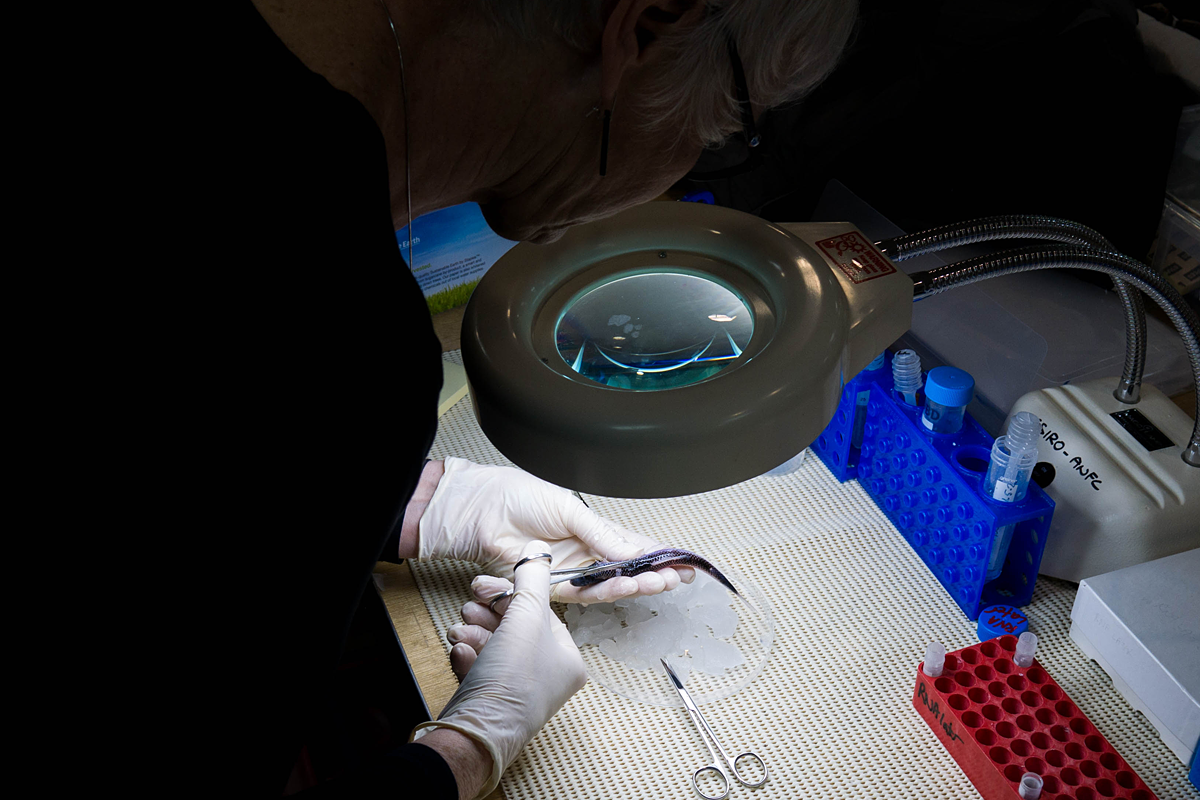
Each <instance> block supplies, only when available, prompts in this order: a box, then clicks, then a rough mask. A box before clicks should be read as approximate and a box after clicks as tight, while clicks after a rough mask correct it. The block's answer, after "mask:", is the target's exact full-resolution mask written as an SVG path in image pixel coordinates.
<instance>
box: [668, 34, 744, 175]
mask: <svg viewBox="0 0 1200 800" xmlns="http://www.w3.org/2000/svg"><path fill="white" fill-rule="evenodd" d="M726 42H727V44H728V46H729V62H730V66H732V67H733V92H734V97H736V98H737V103H738V107H739V108H740V109H741V112H742V130H741V132H740V133H735V134H734V135H733V136H731V137H730V138H728V139H726V140H725V141H724V142H721V143H720V144H717V145H713V146H710V147H707V148H705V150H704V152H702V153H701V154H700V158H699V160H697V161H696V166H695V167H693V168H692V171H691V172H689V173H688V174H687V175H684V176H683V177H684V178H685V179H686V180H692V181H715V180H720V179H722V178H729V177H732V176H734V175H740V174H742V173H743V172H749V171H750V170H752V169H754V168H755V167H757V166H759V165H760V164H761V163H762V156H761V155H760V154H759V152H758V150H756V149H755V148H757V147H758V144H759V141H760V139H759V135H758V130H757V129H756V128H755V127H754V109H753V108H752V107H751V105H750V89H749V87H748V86H747V84H746V72H745V70H744V69H742V60H741V59H740V58H738V51H737V45H736V44H735V43H734V41H733V35H732V34H731V35H730V36H729V38H728V39H726Z"/></svg>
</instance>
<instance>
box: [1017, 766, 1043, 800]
mask: <svg viewBox="0 0 1200 800" xmlns="http://www.w3.org/2000/svg"><path fill="white" fill-rule="evenodd" d="M1017 794H1019V795H1020V796H1021V800H1038V798H1039V797H1041V796H1042V778H1041V776H1040V775H1038V774H1037V773H1036V772H1026V773H1025V774H1024V775H1022V776H1021V783H1020V784H1018V785H1017Z"/></svg>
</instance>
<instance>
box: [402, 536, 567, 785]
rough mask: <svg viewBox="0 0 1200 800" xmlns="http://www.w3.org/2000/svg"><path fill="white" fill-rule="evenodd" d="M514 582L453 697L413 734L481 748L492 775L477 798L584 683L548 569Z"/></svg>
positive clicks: (537, 564) (528, 566)
mask: <svg viewBox="0 0 1200 800" xmlns="http://www.w3.org/2000/svg"><path fill="white" fill-rule="evenodd" d="M548 549H549V548H548V547H547V546H546V543H545V542H540V541H536V540H535V541H532V542H528V543H527V544H526V545H525V547H524V548H523V550H522V553H521V555H519V556H518V558H520V557H523V556H525V555H536V554H537V553H544V552H548ZM514 579H515V582H516V593H515V594H514V595H513V598H512V601H511V602H509V604H508V607H507V609H506V610H505V611H504V614H503V616H502V617H500V618H499V620H498V623H497V624H496V625H495V626H494V629H495V632H494V633H492V634H491V636H490V639H489V640H488V641H487V647H483V645H482V644H481V645H480V652H479V653H478V657H477V658H476V659H474V663H473V664H472V665H470V671H469V672H467V674H466V677H465V678H464V679H463V682H462V684H461V685H460V686H459V687H458V691H457V692H455V693H454V696H453V697H451V698H450V702H449V703H447V704H446V708H445V709H443V710H442V713H441V716H439V717H438V719H437V721H436V722H423V723H421V724H420V725H418V726H417V727H416V729H415V730H414V731H413V739H414V740H417V739H419V738H420V736H421V735H422V731H425V732H428V731H429V730H430V729H433V728H437V727H445V728H451V729H453V730H456V731H458V732H459V733H462V734H464V735H466V736H469V737H471V738H472V739H474V740H476V741H477V742H479V743H480V744H482V745H483V747H484V748H485V749H486V750H487V751H488V753H490V754H491V756H492V772H491V776H490V777H489V779H488V781H487V783H486V784H485V785H484V788H483V789H482V790H481V791H480V792H479V795H478V796H479V797H486V796H487V795H488V794H489V793H490V792H491V791H492V790H493V789H495V788H496V785H497V784H498V783H499V782H500V775H501V774H502V773H503V772H504V770H505V769H507V768H508V765H509V764H511V763H512V762H513V760H514V759H515V758H516V757H517V754H518V753H520V752H521V749H522V748H524V747H525V745H526V744H527V743H528V742H529V740H530V739H532V738H533V737H534V735H535V734H536V733H537V732H538V731H539V730H541V728H542V726H543V725H545V724H546V722H548V721H549V720H550V718H551V717H552V716H554V714H555V712H557V711H558V709H560V708H562V706H563V704H564V703H565V702H567V699H568V698H570V696H571V695H573V694H575V692H577V691H579V689H580V688H582V687H583V684H584V683H586V682H587V672H586V671H585V670H584V667H583V659H582V658H581V657H580V655H579V650H578V649H577V648H576V647H575V643H574V642H572V641H571V635H570V634H569V633H568V632H567V628H566V626H565V625H563V624H562V622H560V621H559V619H558V617H556V616H555V615H554V612H553V611H551V610H550V564H549V563H547V562H546V560H545V559H537V560H534V561H527V562H526V563H524V564H522V565H521V568H520V569H519V570H517V571H516V575H515V576H514ZM483 609H484V611H486V610H487V608H486V606H484V607H483ZM488 613H491V612H488Z"/></svg>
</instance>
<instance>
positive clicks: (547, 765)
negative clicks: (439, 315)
mask: <svg viewBox="0 0 1200 800" xmlns="http://www.w3.org/2000/svg"><path fill="white" fill-rule="evenodd" d="M446 358H447V359H448V360H451V361H456V362H460V361H461V355H460V354H459V353H454V352H450V353H447V355H446ZM446 455H459V456H461V457H464V458H469V459H471V460H474V461H476V462H478V463H504V462H503V458H502V457H501V456H500V455H499V454H498V453H496V452H495V450H494V448H492V447H491V445H490V443H489V442H487V440H486V437H484V436H483V435H482V433H481V432H480V431H479V430H478V426H477V424H476V423H475V421H474V415H473V414H472V413H471V411H470V404H469V401H466V402H464V401H460V402H459V403H458V404H457V405H456V406H455V407H453V408H451V409H450V410H449V411H448V412H447V413H446V415H445V416H444V417H443V418H442V420H441V423H440V426H439V432H438V438H437V440H435V442H434V446H433V450H432V451H431V454H430V456H431V457H432V458H439V457H444V456H446ZM587 500H588V502H589V504H590V505H592V507H593V508H594V509H595V510H596V511H597V512H598V513H601V514H603V515H604V516H606V517H609V518H610V519H614V520H616V521H617V522H619V523H620V524H623V525H625V526H626V527H629V528H631V529H636V530H643V531H646V532H652V533H654V534H656V535H657V536H658V537H659V538H661V539H663V540H664V541H671V542H673V543H677V544H679V545H680V546H684V547H688V548H689V549H694V550H697V551H698V552H703V553H705V554H706V555H709V556H710V557H712V558H714V560H718V561H723V562H725V563H726V564H728V565H729V566H736V567H738V569H740V570H741V571H742V573H743V574H747V575H750V576H752V577H753V578H754V581H755V582H756V583H757V584H758V585H759V587H760V588H762V589H763V590H764V591H766V592H767V594H768V596H769V597H770V598H771V602H772V604H774V606H775V610H776V616H775V634H774V635H775V639H774V642H775V643H774V645H773V647H772V653H771V658H770V661H769V662H768V664H767V667H766V669H765V671H764V672H763V673H762V674H761V675H759V677H757V678H756V679H755V680H754V681H753V682H752V683H751V684H750V686H749V687H747V688H746V689H744V690H742V691H741V692H739V693H738V694H736V695H734V696H732V697H729V698H727V699H725V700H723V701H720V702H716V703H713V704H712V705H711V706H706V707H705V714H706V715H709V714H710V713H711V714H712V716H713V717H716V720H714V724H715V725H716V726H717V727H718V730H728V731H731V732H734V734H733V735H734V736H735V737H740V738H744V739H746V741H745V744H746V745H750V746H753V747H754V748H755V749H757V750H758V751H759V752H760V753H764V755H765V757H767V758H768V760H769V761H770V764H771V769H772V779H771V783H770V784H768V786H767V787H764V788H763V789H761V790H758V791H757V792H756V793H755V795H756V797H759V798H760V800H772V798H783V797H787V798H789V800H791V798H799V797H818V796H820V797H824V796H828V797H847V798H849V797H868V796H869V797H873V798H880V800H882V799H883V798H899V797H905V798H920V800H968V798H971V797H978V794H977V793H976V792H975V791H974V789H973V788H972V787H971V785H970V784H969V783H968V782H967V781H966V778H965V776H964V775H963V774H962V772H961V771H960V770H959V769H958V767H957V766H956V765H955V764H954V762H953V761H952V760H951V759H950V758H949V756H948V754H947V753H946V752H945V750H944V748H942V747H941V745H940V744H939V743H938V741H937V740H936V738H935V737H934V736H933V735H932V734H931V733H930V732H929V730H928V728H927V727H926V726H924V725H923V723H922V722H921V720H920V718H919V716H918V715H917V714H916V713H915V712H913V710H912V707H911V703H909V702H908V701H909V700H910V698H911V695H912V683H911V681H912V674H913V670H914V669H915V665H916V664H917V663H918V662H919V661H920V658H921V654H922V653H923V652H924V646H925V644H926V643H927V642H928V641H930V640H933V639H938V640H940V641H942V642H943V643H944V644H946V646H947V648H948V649H957V648H958V647H963V646H966V645H968V644H970V643H972V642H973V641H975V638H974V632H975V625H974V623H972V622H970V621H969V620H967V619H966V618H965V616H964V615H963V614H962V612H961V611H959V610H958V609H957V607H956V606H954V604H953V603H952V602H951V601H950V600H949V599H948V598H946V597H945V596H944V592H942V591H941V589H940V586H938V585H937V583H936V581H934V580H933V578H932V577H931V576H930V575H929V574H928V570H927V569H926V568H925V567H924V565H923V564H922V563H921V562H920V560H919V559H918V558H916V557H915V556H914V555H913V553H912V551H911V548H909V547H908V546H907V544H906V543H905V542H904V540H903V538H902V537H900V536H899V534H897V533H896V531H895V529H894V528H893V527H892V526H891V525H890V523H888V522H887V520H886V518H885V517H883V515H882V514H881V513H880V512H879V511H878V509H876V508H875V507H874V506H873V505H872V504H871V502H870V499H869V498H868V497H867V496H866V495H865V493H864V492H862V491H861V488H860V487H858V486H857V484H838V483H837V481H836V480H834V479H833V477H832V476H831V475H829V473H828V471H827V470H826V469H825V467H824V466H823V465H822V464H821V463H820V461H819V460H818V459H816V458H813V457H810V458H809V459H808V461H807V462H806V463H805V465H804V466H803V467H801V469H800V470H799V471H797V472H796V473H794V474H793V475H790V476H784V477H782V478H773V479H766V478H758V479H754V480H753V481H748V482H746V483H745V484H739V485H738V486H734V487H729V488H728V489H725V490H719V491H717V492H711V493H706V494H704V495H693V496H689V497H683V498H668V499H666V500H656V501H628V500H616V499H612V498H601V497H592V496H589V497H588V498H587ZM714 520H715V521H717V523H716V524H714ZM410 567H411V569H410ZM377 574H378V576H379V577H378V578H377V581H376V582H377V584H379V585H380V588H381V593H382V595H383V597H384V599H385V602H386V604H387V606H388V609H389V612H390V614H391V616H392V620H393V622H394V623H395V626H396V628H397V631H398V633H399V635H400V638H401V641H402V642H403V643H404V647H405V650H406V652H407V653H408V657H409V660H410V662H411V663H412V667H413V670H414V673H415V674H416V676H417V680H418V683H419V685H420V688H421V690H422V692H423V693H424V696H425V699H426V701H427V703H428V705H429V708H430V711H431V712H432V713H433V714H434V715H436V714H437V713H438V711H440V709H441V708H442V707H443V705H444V704H445V702H446V700H447V699H448V698H449V697H450V696H451V694H453V692H454V690H455V688H456V686H457V682H456V680H455V678H454V676H453V674H452V672H451V670H450V667H449V662H448V659H447V654H446V646H445V644H444V642H443V640H442V638H441V636H442V633H443V632H444V631H445V629H446V628H447V627H448V626H449V625H451V624H454V623H455V622H457V621H458V609H459V607H460V606H461V604H462V602H464V600H465V599H466V598H467V595H468V594H469V590H468V588H467V587H468V585H469V582H470V577H471V574H473V573H472V571H471V569H470V567H469V565H465V564H460V563H459V562H432V563H428V564H426V563H418V564H411V565H402V566H395V565H389V564H381V565H379V568H378V570H377ZM1075 591H1076V587H1075V586H1074V585H1073V584H1069V583H1066V582H1064V581H1056V580H1053V579H1047V578H1042V579H1039V581H1038V588H1037V590H1036V591H1035V594H1034V599H1033V601H1032V602H1031V603H1030V605H1029V607H1028V608H1027V609H1026V611H1027V613H1029V615H1030V617H1031V620H1032V625H1031V629H1033V630H1035V632H1036V633H1037V634H1038V636H1039V639H1041V640H1042V645H1041V646H1040V647H1039V655H1038V657H1039V661H1040V662H1041V663H1042V664H1043V665H1044V666H1045V668H1046V669H1047V670H1048V671H1049V672H1050V674H1051V675H1053V676H1054V677H1055V678H1056V680H1058V682H1059V684H1060V685H1062V686H1063V689H1064V691H1066V692H1068V693H1069V694H1070V696H1071V697H1072V698H1073V699H1074V700H1075V702H1076V703H1077V705H1078V706H1079V707H1080V709H1081V710H1082V711H1083V712H1084V713H1085V714H1087V715H1088V717H1089V718H1091V719H1092V721H1093V722H1094V723H1095V725H1096V726H1097V728H1098V729H1100V730H1101V731H1102V732H1103V733H1104V735H1105V736H1106V737H1108V738H1109V740H1110V741H1112V743H1113V745H1114V747H1116V748H1117V749H1118V751H1119V752H1121V754H1122V755H1123V756H1125V757H1126V758H1127V759H1128V760H1129V761H1130V763H1131V764H1133V765H1134V768H1135V770H1136V771H1137V772H1138V773H1139V774H1141V775H1142V777H1143V778H1144V779H1146V781H1147V783H1149V784H1151V786H1152V787H1154V788H1155V789H1156V790H1157V792H1158V796H1159V797H1161V798H1167V797H1171V798H1175V799H1176V800H1184V799H1185V798H1192V799H1193V800H1196V798H1198V797H1200V795H1197V794H1196V792H1195V790H1194V789H1193V788H1192V787H1191V786H1190V785H1189V784H1187V783H1186V777H1184V776H1185V774H1186V768H1185V767H1183V765H1181V764H1179V763H1178V761H1177V759H1174V758H1173V756H1171V754H1170V753H1169V751H1167V750H1166V747H1165V745H1163V744H1162V742H1161V740H1159V739H1158V738H1157V736H1156V735H1155V733H1154V731H1153V728H1152V727H1151V726H1150V725H1149V723H1148V722H1146V721H1145V720H1144V719H1142V718H1140V717H1139V716H1138V715H1137V714H1136V713H1135V712H1134V711H1133V710H1132V709H1131V708H1129V707H1128V706H1127V705H1126V704H1125V703H1124V701H1123V700H1121V699H1120V697H1119V695H1118V694H1117V693H1116V691H1115V690H1114V689H1113V687H1112V684H1111V682H1110V681H1109V680H1108V678H1107V676H1105V675H1104V673H1103V671H1102V670H1100V668H1099V667H1098V666H1096V665H1095V664H1094V663H1092V662H1090V661H1089V660H1088V659H1087V658H1086V656H1085V655H1084V654H1083V653H1082V652H1081V651H1079V650H1078V648H1077V647H1075V646H1074V644H1073V643H1072V642H1071V640H1070V639H1069V637H1068V636H1067V628H1068V626H1069V624H1070V619H1069V614H1070V609H1071V603H1072V601H1073V600H1074V596H1075ZM830 648H833V649H832V650H830ZM838 653H840V654H841V655H840V657H833V656H837V654H838ZM710 709H711V712H710ZM675 711H678V709H674V710H673V709H664V708H657V707H651V706H646V705H644V704H641V703H635V702H633V701H631V700H626V699H624V698H622V697H618V696H617V695H615V694H613V693H612V692H609V691H608V690H607V689H604V688H603V687H600V686H598V685H595V684H594V683H589V685H588V686H586V687H585V688H584V689H583V690H581V692H580V693H579V694H577V695H576V696H575V697H574V698H572V700H571V701H570V702H568V704H567V706H565V707H564V709H563V710H562V711H560V712H559V714H558V715H557V716H556V718H555V719H554V720H551V723H550V724H549V725H548V726H547V728H546V729H545V730H544V731H543V732H542V733H541V734H539V736H538V737H537V738H536V739H535V740H534V742H533V743H532V744H531V745H530V746H529V747H528V748H526V751H525V752H524V753H523V754H522V756H521V758H519V759H518V761H517V762H516V763H515V764H514V765H513V767H512V768H511V769H510V774H509V776H508V777H506V779H505V781H504V783H503V784H502V785H503V786H504V787H505V792H506V795H505V796H506V797H507V798H509V800H541V798H550V797H553V798H558V797H584V796H587V797H597V798H600V797H614V798H615V797H631V796H653V797H662V798H680V799H682V798H684V797H689V796H690V794H691V792H690V787H688V786H687V783H686V776H684V774H683V772H682V769H683V767H686V766H689V765H690V766H695V765H693V764H692V763H691V762H692V761H693V760H696V759H698V758H699V756H700V745H699V743H698V742H697V741H695V740H694V736H695V734H694V732H693V731H692V730H691V729H690V728H689V727H688V726H687V724H686V720H685V719H684V718H683V717H682V715H679V714H676V713H674V712H675ZM612 720H621V721H622V724H618V725H615V726H614V725H611V724H608V722H607V721H612ZM633 720H636V721H637V724H624V723H625V722H630V721H633ZM748 721H752V722H753V724H747V723H748ZM498 796H501V795H499V794H498V793H497V794H495V795H493V797H498Z"/></svg>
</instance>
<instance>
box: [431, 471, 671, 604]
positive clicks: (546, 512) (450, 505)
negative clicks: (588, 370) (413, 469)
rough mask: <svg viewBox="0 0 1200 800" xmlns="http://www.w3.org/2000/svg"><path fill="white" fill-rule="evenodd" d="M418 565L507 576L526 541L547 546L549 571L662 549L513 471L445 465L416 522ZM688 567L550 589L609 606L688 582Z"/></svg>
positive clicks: (558, 596) (561, 596) (569, 598)
mask: <svg viewBox="0 0 1200 800" xmlns="http://www.w3.org/2000/svg"><path fill="white" fill-rule="evenodd" d="M419 531H420V533H419V542H418V547H419V552H418V557H419V558H420V559H422V560H426V559H433V558H456V559H459V560H462V561H474V562H475V563H476V564H479V565H480V566H481V567H482V568H483V570H484V571H485V572H489V573H491V574H493V575H499V576H503V577H511V575H512V568H513V565H514V564H516V563H517V561H518V560H519V559H520V558H521V553H522V552H524V550H525V545H526V544H527V543H528V542H529V541H531V540H535V539H537V540H541V541H543V542H547V543H548V547H547V549H546V550H545V552H548V553H550V554H551V555H553V556H554V568H555V569H563V568H567V567H581V566H585V565H587V564H591V563H593V562H595V561H597V560H604V561H619V560H623V559H627V558H634V557H635V556H639V555H642V554H643V553H645V552H648V551H653V550H656V549H658V548H659V547H661V545H659V544H658V543H657V542H655V541H654V540H653V539H650V538H648V537H646V536H643V535H641V534H639V533H635V532H633V531H630V530H626V529H625V528H622V527H621V526H619V525H617V524H615V523H613V522H610V521H609V520H606V519H604V518H603V517H601V516H600V515H599V514H597V513H596V512H594V511H592V510H591V509H590V508H588V507H587V506H586V505H584V504H583V502H582V501H581V500H580V499H579V498H578V497H576V496H575V495H573V494H572V493H571V492H569V491H567V490H566V489H563V488H561V487H559V486H555V485H554V484H552V483H547V482H546V481H543V480H541V479H540V478H535V477H534V476H532V475H530V474H529V473H527V472H523V471H522V470H519V469H513V468H512V467H489V466H483V465H481V464H474V463H472V462H470V461H466V460H464V459H461V458H447V459H446V460H445V473H444V474H443V475H442V477H441V480H440V481H439V482H438V485H437V489H436V490H434V493H433V497H432V498H431V499H430V501H429V505H428V506H426V508H425V511H424V513H423V514H422V515H421V521H420V525H419ZM694 577H695V571H694V570H692V569H691V568H690V567H676V568H671V567H666V568H664V569H661V570H658V571H656V572H645V573H642V574H641V575H638V576H635V577H621V578H613V579H611V580H607V581H604V582H603V583H599V584H596V585H594V586H587V587H580V586H571V585H570V583H565V582H564V583H560V584H558V585H556V586H554V587H552V593H551V597H552V598H553V599H554V600H556V601H558V602H563V603H611V602H612V601H614V600H619V599H621V598H622V597H630V596H632V595H635V594H646V595H650V594H658V593H659V592H662V591H663V590H666V589H674V588H675V587H676V586H678V585H679V583H680V581H681V580H682V581H683V582H685V583H690V582H691V581H692V580H693V579H694Z"/></svg>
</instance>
